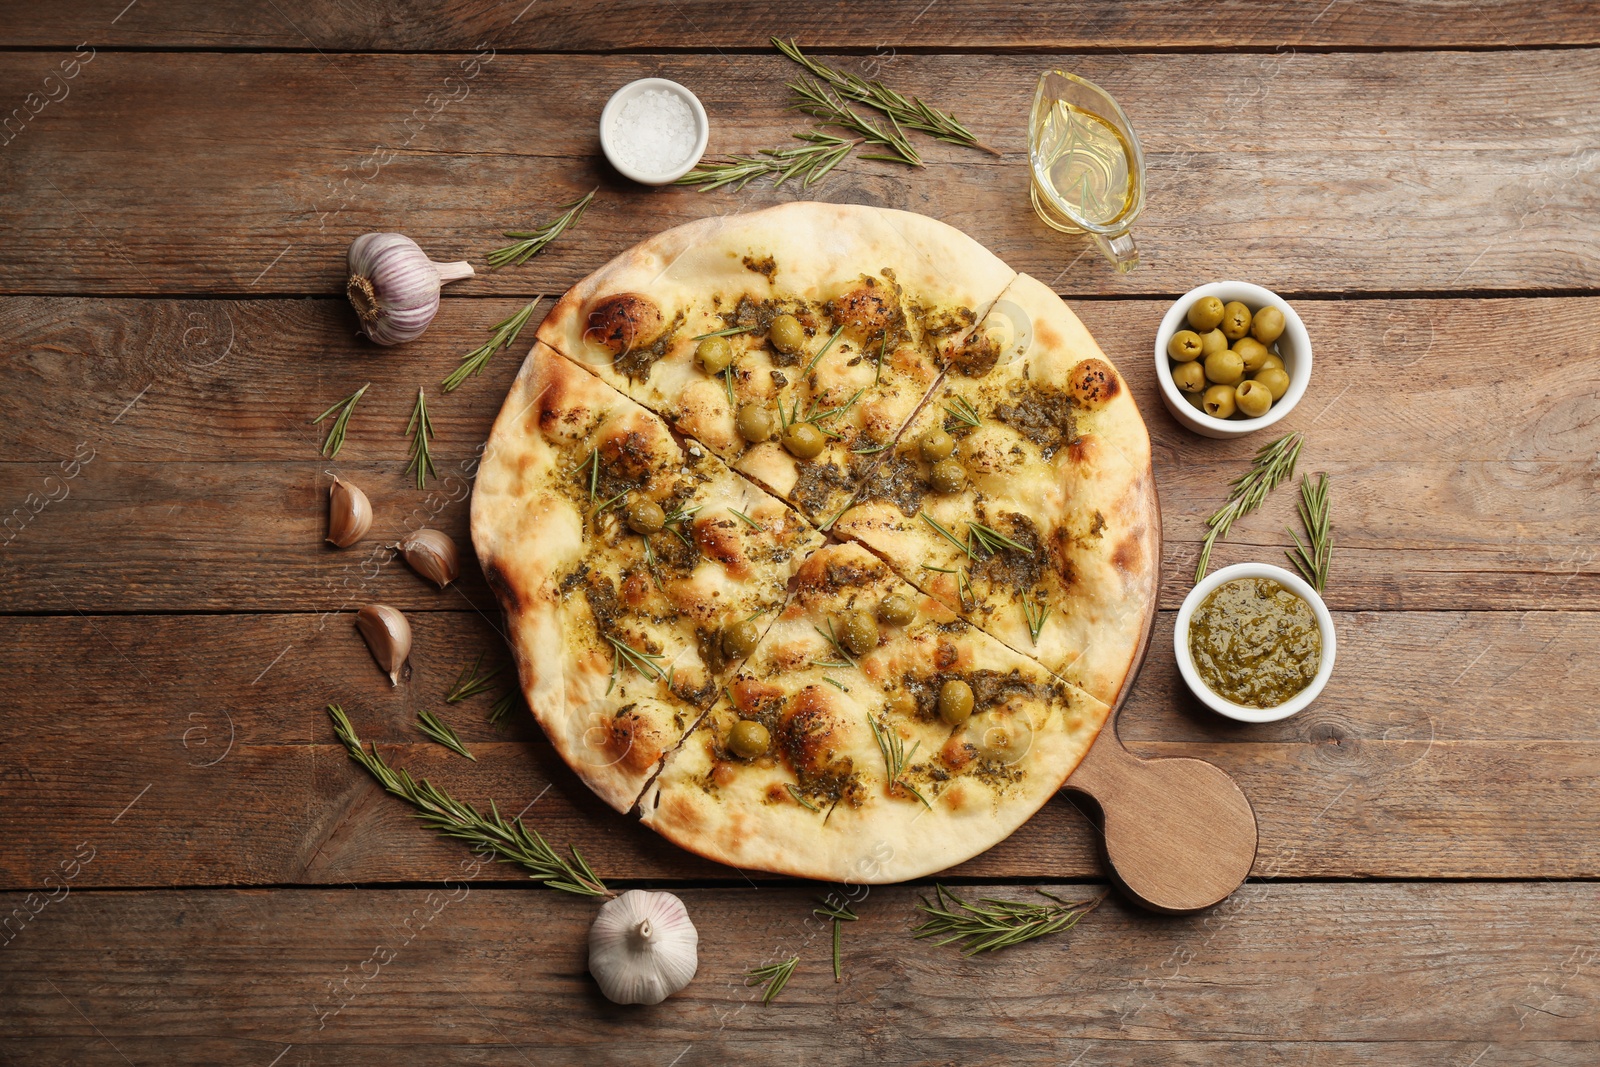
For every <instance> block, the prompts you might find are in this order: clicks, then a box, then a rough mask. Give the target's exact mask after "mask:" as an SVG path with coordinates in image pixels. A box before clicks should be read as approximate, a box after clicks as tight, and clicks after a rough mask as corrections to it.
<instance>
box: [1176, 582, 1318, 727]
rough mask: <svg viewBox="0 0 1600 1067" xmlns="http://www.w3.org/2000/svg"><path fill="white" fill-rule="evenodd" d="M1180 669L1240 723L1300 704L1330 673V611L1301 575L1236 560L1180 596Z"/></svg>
mask: <svg viewBox="0 0 1600 1067" xmlns="http://www.w3.org/2000/svg"><path fill="white" fill-rule="evenodd" d="M1173 646H1174V651H1175V652H1176V653H1177V658H1178V671H1179V673H1180V674H1182V675H1183V680H1184V682H1185V683H1187V684H1188V686H1189V689H1190V690H1191V691H1192V692H1193V693H1194V695H1195V696H1196V697H1197V698H1199V700H1200V701H1201V702H1202V703H1203V704H1205V705H1206V706H1207V707H1209V708H1210V709H1211V710H1212V711H1215V712H1216V713H1217V714H1219V715H1225V716H1227V717H1228V718H1230V719H1236V720H1238V721H1239V722H1276V721H1277V720H1279V719H1286V718H1288V717H1289V716H1291V715H1293V714H1295V713H1296V712H1298V711H1301V710H1303V709H1304V708H1305V707H1306V706H1307V705H1309V704H1310V703H1311V702H1312V701H1313V700H1315V699H1317V696H1318V694H1320V693H1321V692H1322V688H1323V686H1325V685H1327V683H1328V678H1329V676H1330V675H1332V674H1333V660H1334V653H1335V651H1336V642H1335V640H1334V634H1333V616H1332V615H1331V614H1330V613H1329V611H1328V606H1327V605H1326V604H1324V603H1323V602H1322V598H1321V597H1320V596H1318V595H1317V591H1316V590H1315V589H1313V588H1311V586H1310V585H1308V584H1307V583H1306V582H1305V580H1304V579H1302V578H1301V577H1300V576H1299V575H1297V574H1294V573H1292V572H1290V571H1287V570H1284V569H1283V568H1282V567H1273V566H1270V565H1268V564H1265V563H1236V564H1234V565H1233V566H1231V567H1224V568H1222V569H1221V570H1219V571H1217V572H1216V573H1215V574H1210V575H1207V576H1206V577H1205V578H1204V579H1203V580H1202V581H1201V582H1200V583H1199V584H1198V585H1196V586H1195V587H1194V588H1193V589H1191V590H1190V591H1189V595H1188V596H1187V597H1185V598H1184V601H1183V607H1182V608H1180V609H1179V610H1178V618H1177V623H1176V626H1175V631H1174V633H1173Z"/></svg>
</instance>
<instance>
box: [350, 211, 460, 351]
mask: <svg viewBox="0 0 1600 1067" xmlns="http://www.w3.org/2000/svg"><path fill="white" fill-rule="evenodd" d="M349 262H350V281H349V282H348V283H346V285H345V288H344V292H345V295H346V296H348V297H349V298H350V303H351V305H352V306H354V307H355V309H356V315H358V316H359V317H360V319H361V332H362V333H364V334H366V335H367V336H368V337H370V338H371V339H372V340H374V341H376V342H377V343H378V344H380V345H397V344H400V343H401V342H404V341H413V340H416V339H417V338H418V337H421V336H422V331H423V330H426V329H427V328H428V323H430V322H432V321H433V317H434V316H435V315H437V314H438V313H439V289H440V288H441V287H442V286H443V285H444V284H445V283H446V282H454V281H459V280H460V279H462V278H470V277H472V273H473V271H472V264H470V263H468V262H466V261H465V260H463V261H461V262H459V263H435V262H434V261H433V260H431V259H429V258H428V254H427V253H426V252H424V251H423V250H422V249H420V248H418V247H417V242H415V241H413V240H412V239H411V238H409V237H406V236H405V235H404V234H398V233H364V234H362V235H361V236H360V237H357V238H356V239H355V240H354V241H352V242H350V256H349Z"/></svg>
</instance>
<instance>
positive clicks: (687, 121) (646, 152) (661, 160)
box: [611, 89, 700, 174]
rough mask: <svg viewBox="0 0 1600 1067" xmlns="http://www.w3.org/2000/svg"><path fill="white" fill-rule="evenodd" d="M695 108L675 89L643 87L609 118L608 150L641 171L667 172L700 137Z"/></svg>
mask: <svg viewBox="0 0 1600 1067" xmlns="http://www.w3.org/2000/svg"><path fill="white" fill-rule="evenodd" d="M699 134H700V131H699V130H698V129H697V128H696V124H695V118H694V111H693V110H691V109H690V107H689V104H688V102H687V101H685V100H684V99H683V98H682V97H681V96H679V95H678V94H677V93H672V92H664V91H661V90H658V89H646V90H645V91H644V92H642V93H639V94H638V95H637V96H634V97H633V98H631V99H629V100H627V101H626V102H624V103H623V105H622V106H621V107H620V108H618V109H617V112H616V114H615V115H613V116H612V119H611V150H612V152H613V153H614V154H615V155H616V158H617V160H618V162H620V163H622V164H624V165H625V166H628V167H631V168H633V169H634V170H636V171H639V172H640V173H641V174H667V173H670V172H671V171H673V170H675V169H676V168H678V167H680V166H682V165H683V164H684V163H685V162H687V161H688V159H689V155H690V153H692V152H693V151H694V146H695V143H696V142H697V141H699V139H700V136H699Z"/></svg>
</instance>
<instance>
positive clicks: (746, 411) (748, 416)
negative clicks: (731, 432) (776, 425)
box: [736, 403, 773, 444]
mask: <svg viewBox="0 0 1600 1067" xmlns="http://www.w3.org/2000/svg"><path fill="white" fill-rule="evenodd" d="M736 421H737V423H738V426H739V436H740V437H742V438H744V439H745V440H746V441H749V442H750V443H751V444H757V443H759V442H761V441H765V440H767V438H769V437H771V436H772V422H773V419H772V412H770V411H768V410H767V409H766V408H765V407H763V406H762V405H760V404H756V403H750V404H746V405H745V406H744V407H742V408H740V409H739V417H738V419H737V420H736Z"/></svg>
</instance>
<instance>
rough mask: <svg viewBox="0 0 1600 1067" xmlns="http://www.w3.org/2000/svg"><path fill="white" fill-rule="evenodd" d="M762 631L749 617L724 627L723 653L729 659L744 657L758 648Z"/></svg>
mask: <svg viewBox="0 0 1600 1067" xmlns="http://www.w3.org/2000/svg"><path fill="white" fill-rule="evenodd" d="M760 640H761V631H760V630H758V629H756V624H755V623H754V622H752V621H751V620H749V619H746V620H744V621H743V622H735V623H730V624H729V625H727V626H724V627H723V628H722V654H723V655H724V656H726V657H727V658H728V659H744V657H746V656H748V655H749V654H750V653H752V652H754V651H755V650H756V643H757V642H758V641H760Z"/></svg>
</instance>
